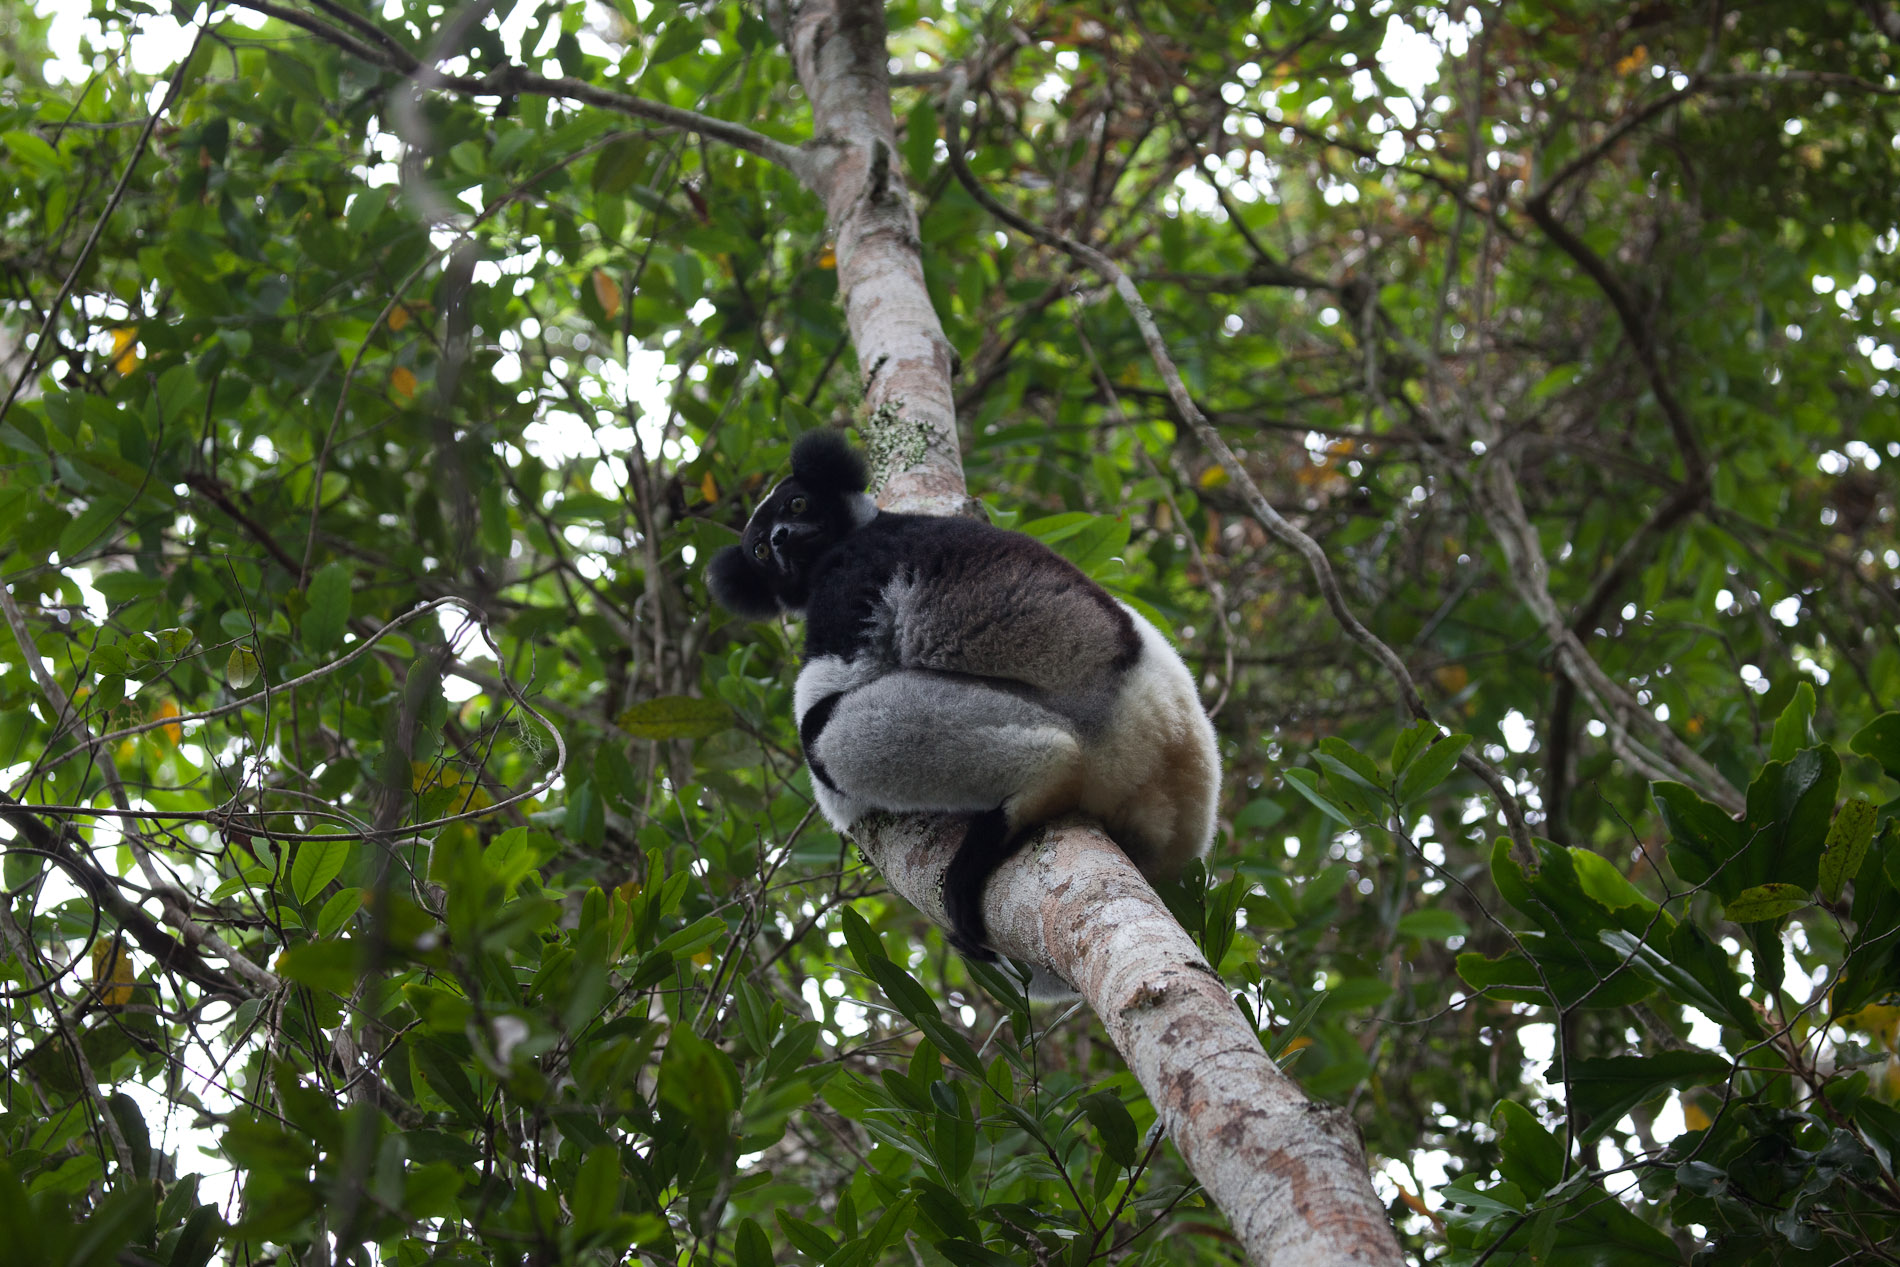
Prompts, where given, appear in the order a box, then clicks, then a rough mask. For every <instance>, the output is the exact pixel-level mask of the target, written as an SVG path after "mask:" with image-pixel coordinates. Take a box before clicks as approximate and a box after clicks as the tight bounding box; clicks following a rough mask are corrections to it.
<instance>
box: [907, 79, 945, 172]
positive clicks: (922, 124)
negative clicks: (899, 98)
mask: <svg viewBox="0 0 1900 1267" xmlns="http://www.w3.org/2000/svg"><path fill="white" fill-rule="evenodd" d="M936 153H937V108H936V105H935V104H934V103H933V102H932V101H931V97H930V94H929V93H927V92H926V93H920V94H919V95H918V97H917V104H916V105H914V106H912V107H911V108H910V113H909V114H907V115H905V116H904V165H905V166H906V167H908V168H909V169H910V180H911V184H912V185H914V186H921V185H922V184H923V183H924V182H925V181H926V180H928V179H929V178H930V165H931V162H932V161H933V160H934V159H935V157H936Z"/></svg>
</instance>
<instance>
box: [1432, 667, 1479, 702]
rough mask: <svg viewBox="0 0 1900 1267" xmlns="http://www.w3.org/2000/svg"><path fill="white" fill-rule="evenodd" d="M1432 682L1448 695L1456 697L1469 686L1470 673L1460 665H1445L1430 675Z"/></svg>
mask: <svg viewBox="0 0 1900 1267" xmlns="http://www.w3.org/2000/svg"><path fill="white" fill-rule="evenodd" d="M1432 680H1433V681H1434V682H1436V683H1438V685H1439V687H1440V689H1442V690H1443V691H1445V692H1446V693H1447V694H1449V695H1456V694H1457V693H1458V692H1460V691H1462V690H1464V689H1465V687H1467V686H1469V685H1470V684H1471V671H1470V670H1468V669H1467V668H1465V666H1464V665H1462V664H1447V665H1445V666H1444V667H1443V668H1440V669H1436V670H1434V671H1433V673H1432Z"/></svg>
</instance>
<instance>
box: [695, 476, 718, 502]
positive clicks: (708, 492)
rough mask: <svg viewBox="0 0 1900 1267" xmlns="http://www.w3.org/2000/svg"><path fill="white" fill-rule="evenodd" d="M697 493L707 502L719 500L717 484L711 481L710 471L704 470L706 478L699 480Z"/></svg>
mask: <svg viewBox="0 0 1900 1267" xmlns="http://www.w3.org/2000/svg"><path fill="white" fill-rule="evenodd" d="M699 494H700V496H702V497H704V498H705V499H706V500H707V501H709V502H716V501H718V500H719V485H717V484H715V483H713V477H712V472H711V471H707V472H706V478H705V479H703V480H701V481H699Z"/></svg>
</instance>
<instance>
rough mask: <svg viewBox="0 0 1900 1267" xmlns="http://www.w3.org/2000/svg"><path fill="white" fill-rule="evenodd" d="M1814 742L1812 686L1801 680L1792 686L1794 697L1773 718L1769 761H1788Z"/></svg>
mask: <svg viewBox="0 0 1900 1267" xmlns="http://www.w3.org/2000/svg"><path fill="white" fill-rule="evenodd" d="M1813 742H1814V687H1813V686H1811V685H1810V684H1808V683H1806V682H1802V683H1801V684H1799V685H1798V686H1796V687H1795V688H1794V698H1793V699H1790V700H1789V701H1788V706H1787V707H1786V708H1784V709H1782V710H1781V716H1780V717H1778V718H1776V719H1775V734H1774V741H1773V742H1772V743H1771V744H1770V745H1769V749H1768V759H1769V760H1770V761H1788V760H1791V759H1792V758H1793V757H1794V754H1795V753H1797V752H1799V751H1801V749H1803V748H1806V747H1808V746H1809V745H1811V744H1813Z"/></svg>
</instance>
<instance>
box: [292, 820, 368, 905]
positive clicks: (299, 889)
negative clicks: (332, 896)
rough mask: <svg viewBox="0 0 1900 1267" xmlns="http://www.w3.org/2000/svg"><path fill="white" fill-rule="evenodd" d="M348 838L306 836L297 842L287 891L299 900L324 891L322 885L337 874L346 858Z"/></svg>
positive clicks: (305, 899)
mask: <svg viewBox="0 0 1900 1267" xmlns="http://www.w3.org/2000/svg"><path fill="white" fill-rule="evenodd" d="M352 843H353V842H352V841H350V840H349V839H348V838H345V837H339V838H337V839H335V840H305V841H300V842H298V845H297V854H296V857H295V858H294V859H292V861H291V864H290V891H291V892H292V893H294V894H296V896H297V900H298V901H299V902H302V903H306V904H307V903H309V901H310V900H311V899H312V898H314V897H316V896H317V894H319V893H321V892H323V886H324V885H326V884H328V883H330V881H332V880H334V879H336V878H337V876H338V875H339V874H341V873H342V871H343V864H344V863H345V862H347V861H348V860H349V856H350V845H351V844H352Z"/></svg>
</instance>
